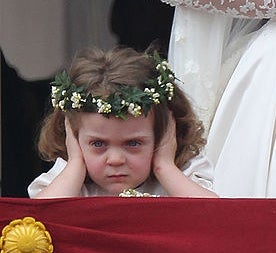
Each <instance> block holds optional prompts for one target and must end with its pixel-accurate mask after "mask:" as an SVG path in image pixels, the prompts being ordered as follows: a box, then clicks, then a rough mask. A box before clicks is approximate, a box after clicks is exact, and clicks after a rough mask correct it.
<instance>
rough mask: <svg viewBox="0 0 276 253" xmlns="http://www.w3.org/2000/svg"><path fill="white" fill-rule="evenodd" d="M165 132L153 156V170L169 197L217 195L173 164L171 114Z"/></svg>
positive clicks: (174, 143) (174, 149) (174, 146)
mask: <svg viewBox="0 0 276 253" xmlns="http://www.w3.org/2000/svg"><path fill="white" fill-rule="evenodd" d="M168 126H169V127H168V130H167V133H166V134H165V136H164V138H163V140H162V141H161V143H160V145H159V148H158V150H156V152H155V154H154V158H153V171H154V174H155V176H156V177H157V179H158V180H159V182H160V184H161V185H162V186H163V187H164V189H165V190H166V191H167V192H168V194H169V196H171V197H218V196H217V195H216V194H215V193H213V192H211V191H209V190H207V189H206V188H203V187H201V186H200V185H199V184H197V183H195V182H194V181H192V180H191V179H190V178H188V177H187V176H185V175H184V174H183V172H182V171H181V170H180V169H179V168H178V167H177V166H176V165H175V163H174V157H175V152H176V148H177V144H176V133H175V120H174V119H173V117H172V116H171V118H170V122H169V125H168Z"/></svg>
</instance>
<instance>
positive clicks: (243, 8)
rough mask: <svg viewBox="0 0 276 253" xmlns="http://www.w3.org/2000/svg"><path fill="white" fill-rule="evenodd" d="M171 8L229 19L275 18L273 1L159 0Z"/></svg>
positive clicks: (275, 12) (275, 11)
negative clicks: (215, 14) (224, 15)
mask: <svg viewBox="0 0 276 253" xmlns="http://www.w3.org/2000/svg"><path fill="white" fill-rule="evenodd" d="M161 1H162V2H164V3H167V4H170V5H171V6H178V5H183V6H186V7H191V8H194V9H199V10H204V11H208V12H214V13H222V14H226V15H229V16H231V17H235V18H237V17H243V18H244V17H246V18H259V19H262V18H272V17H275V16H276V6H275V5H276V2H275V0H161Z"/></svg>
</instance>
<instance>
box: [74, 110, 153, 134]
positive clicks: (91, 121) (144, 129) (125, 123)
mask: <svg viewBox="0 0 276 253" xmlns="http://www.w3.org/2000/svg"><path fill="white" fill-rule="evenodd" d="M79 119H80V124H79V132H80V133H83V134H89V135H91V134H102V135H109V136H112V135H132V136H133V135H136V134H137V135H146V136H148V135H150V136H153V128H154V116H153V114H152V113H149V114H148V116H147V117H145V116H139V117H136V118H134V117H132V116H129V117H128V119H126V120H124V119H121V118H116V117H114V116H111V117H109V118H107V117H105V116H103V115H101V114H99V113H81V114H80V117H79Z"/></svg>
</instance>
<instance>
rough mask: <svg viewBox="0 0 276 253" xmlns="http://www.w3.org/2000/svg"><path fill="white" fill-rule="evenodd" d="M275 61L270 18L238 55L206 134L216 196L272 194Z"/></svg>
mask: <svg viewBox="0 0 276 253" xmlns="http://www.w3.org/2000/svg"><path fill="white" fill-rule="evenodd" d="M275 61H276V20H274V21H273V20H270V21H269V22H268V23H267V24H266V25H265V26H264V27H263V28H261V29H260V30H259V31H258V32H256V33H255V34H254V37H253V38H252V40H251V42H250V44H249V46H248V48H247V49H246V51H245V52H244V54H243V56H242V57H241V59H240V61H239V63H238V65H237V67H236V69H235V71H234V72H233V75H232V76H231V79H230V80H229V82H228V85H227V88H226V89H225V92H224V94H223V96H222V98H221V102H220V104H219V106H218V108H217V111H216V114H215V118H214V120H213V123H212V127H211V130H210V133H209V136H208V145H207V153H208V156H209V158H210V159H211V160H212V161H213V163H214V164H216V169H215V191H216V192H218V194H219V195H220V196H226V197H276V182H275V180H276V177H275V173H276V163H275V159H276V157H275V151H274V142H275V136H274V131H275V129H274V128H275V117H276V78H275V73H276V65H275Z"/></svg>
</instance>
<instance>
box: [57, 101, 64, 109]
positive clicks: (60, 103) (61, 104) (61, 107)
mask: <svg viewBox="0 0 276 253" xmlns="http://www.w3.org/2000/svg"><path fill="white" fill-rule="evenodd" d="M64 106H65V100H60V101H59V102H58V107H59V108H60V109H61V110H62V111H64Z"/></svg>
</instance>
